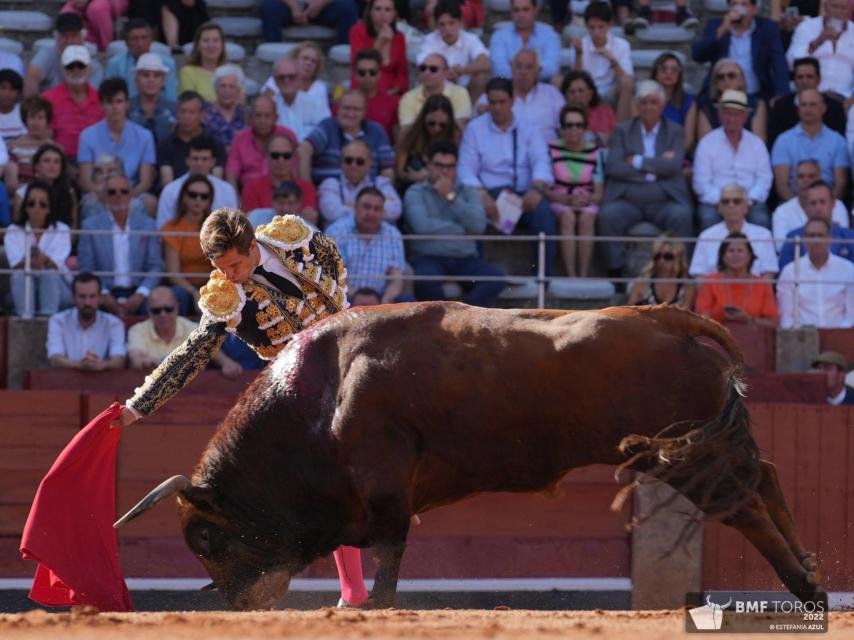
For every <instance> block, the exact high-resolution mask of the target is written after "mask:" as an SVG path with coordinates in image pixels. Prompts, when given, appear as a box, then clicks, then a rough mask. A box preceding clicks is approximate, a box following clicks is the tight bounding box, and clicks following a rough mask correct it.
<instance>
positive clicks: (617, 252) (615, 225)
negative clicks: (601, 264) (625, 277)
mask: <svg viewBox="0 0 854 640" xmlns="http://www.w3.org/2000/svg"><path fill="white" fill-rule="evenodd" d="M641 220H643V212H642V211H641V210H640V207H638V206H637V205H635V204H632V203H631V202H629V201H628V200H614V201H612V202H609V203H608V204H606V205H603V206H602V208H601V209H600V210H599V215H597V216H596V233H597V235H600V236H623V235H625V234H626V231H627V230H628V229H629V227H631V226H632V225H634V224H637V223H638V222H640V221H641ZM600 245H602V247H603V248H602V251H603V253H602V255H604V256H605V266H606V267H607V268H608V270H609V271H616V270H618V269H622V268H623V267H624V266H626V247H625V244H624V243H622V242H613V241H612V242H604V243H600Z"/></svg>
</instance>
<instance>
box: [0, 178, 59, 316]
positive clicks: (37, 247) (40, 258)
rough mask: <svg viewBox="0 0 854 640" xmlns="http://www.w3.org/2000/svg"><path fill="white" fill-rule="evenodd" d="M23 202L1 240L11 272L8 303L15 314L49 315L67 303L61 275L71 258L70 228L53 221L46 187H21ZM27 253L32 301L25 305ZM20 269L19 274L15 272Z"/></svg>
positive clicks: (36, 183) (34, 183)
mask: <svg viewBox="0 0 854 640" xmlns="http://www.w3.org/2000/svg"><path fill="white" fill-rule="evenodd" d="M25 189H26V191H25V193H24V198H23V202H22V203H21V209H20V212H19V214H18V218H17V220H16V222H15V224H11V225H9V227H8V228H7V229H6V234H5V236H4V238H3V246H4V248H5V249H6V258H7V259H8V261H9V266H10V267H11V268H12V269H15V270H16V271H15V272H14V273H12V278H11V286H12V304H13V305H14V309H15V314H16V315H19V316H20V315H24V314H25V313H27V312H28V311H29V310H33V311H34V312H35V314H36V315H40V316H49V315H52V314H54V313H56V312H57V311H59V310H60V309H61V308H63V307H65V306H68V305H69V304H70V303H71V290H70V289H69V286H68V281H67V280H66V278H65V276H66V275H68V268H67V267H66V264H65V262H66V260H67V259H68V256H70V255H71V229H69V227H68V225H67V224H65V223H63V222H59V221H58V220H57V217H56V214H55V213H54V210H53V209H52V208H51V200H50V197H51V188H50V185H49V184H47V183H46V182H44V181H43V180H39V179H38V178H36V179H35V180H33V181H32V182H30V184H29V185H27V186H26V187H25ZM27 254H29V256H30V269H31V270H32V271H33V272H34V273H33V275H32V296H33V297H32V298H31V300H30V309H29V310H28V309H27V308H26V304H25V302H26V301H25V287H26V276H25V275H24V272H23V269H24V267H25V266H26V258H27ZM19 269H20V271H19Z"/></svg>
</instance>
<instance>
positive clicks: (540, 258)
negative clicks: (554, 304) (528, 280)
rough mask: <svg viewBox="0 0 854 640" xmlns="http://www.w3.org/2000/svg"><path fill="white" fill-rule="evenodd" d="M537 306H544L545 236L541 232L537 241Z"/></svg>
mask: <svg viewBox="0 0 854 640" xmlns="http://www.w3.org/2000/svg"><path fill="white" fill-rule="evenodd" d="M537 306H538V307H539V308H540V309H542V308H544V307H545V306H546V234H545V233H543V232H542V231H540V239H539V240H538V241H537Z"/></svg>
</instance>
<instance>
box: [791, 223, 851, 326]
mask: <svg viewBox="0 0 854 640" xmlns="http://www.w3.org/2000/svg"><path fill="white" fill-rule="evenodd" d="M804 238H805V239H806V240H807V242H806V243H805V244H806V251H807V253H806V255H804V256H802V257H801V258H800V260H796V261H794V262H791V263H789V264H787V265H786V266H785V267H783V272H782V273H781V274H780V279H779V280H778V281H777V302H778V306H779V309H780V327H781V328H783V329H790V328H792V327H809V326H812V327H818V328H819V329H847V328H850V327H854V263H852V262H850V261H848V260H846V259H845V258H840V257H839V256H835V255H833V254H832V253H830V247H829V244H830V239H831V237H830V223H829V222H827V220H825V219H823V218H814V219H812V220H810V221H809V222H807V225H806V227H805V229H804ZM795 287H797V290H798V296H797V302H796V298H795ZM796 304H797V307H796V306H795V305H796Z"/></svg>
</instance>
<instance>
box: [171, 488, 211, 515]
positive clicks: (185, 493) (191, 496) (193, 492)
mask: <svg viewBox="0 0 854 640" xmlns="http://www.w3.org/2000/svg"><path fill="white" fill-rule="evenodd" d="M178 499H179V500H186V501H187V502H189V503H190V504H191V505H193V506H194V507H196V509H198V510H199V511H206V512H208V513H212V512H213V511H214V510H215V507H214V502H215V499H216V498H215V496H214V491H213V489H211V488H210V487H196V486H194V485H190V486H189V487H187V488H186V489H183V490H182V491H181V492H180V493H179V494H178Z"/></svg>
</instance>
